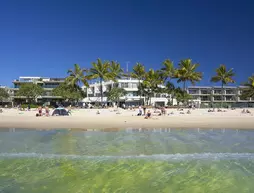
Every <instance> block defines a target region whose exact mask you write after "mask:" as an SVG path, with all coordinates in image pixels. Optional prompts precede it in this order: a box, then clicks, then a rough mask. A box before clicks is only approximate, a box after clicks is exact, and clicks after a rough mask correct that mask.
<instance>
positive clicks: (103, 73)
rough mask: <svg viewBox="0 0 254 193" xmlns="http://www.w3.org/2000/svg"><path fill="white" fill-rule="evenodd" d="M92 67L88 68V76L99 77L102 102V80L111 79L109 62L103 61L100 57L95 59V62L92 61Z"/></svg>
mask: <svg viewBox="0 0 254 193" xmlns="http://www.w3.org/2000/svg"><path fill="white" fill-rule="evenodd" d="M92 66H93V67H92V68H90V75H89V77H90V78H92V79H97V78H98V79H99V81H100V93H101V103H103V87H102V81H105V80H110V79H112V73H110V71H109V67H110V63H109V62H108V61H105V62H104V63H103V62H102V61H101V59H99V58H98V59H97V63H96V62H93V63H92Z"/></svg>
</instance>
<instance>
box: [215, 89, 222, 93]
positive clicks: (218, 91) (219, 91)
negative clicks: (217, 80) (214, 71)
mask: <svg viewBox="0 0 254 193" xmlns="http://www.w3.org/2000/svg"><path fill="white" fill-rule="evenodd" d="M221 93H222V91H221V90H218V89H217V90H214V94H221Z"/></svg>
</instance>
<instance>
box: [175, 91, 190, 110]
mask: <svg viewBox="0 0 254 193" xmlns="http://www.w3.org/2000/svg"><path fill="white" fill-rule="evenodd" d="M174 92H175V97H176V100H177V105H178V107H179V102H181V103H183V104H184V105H186V104H187V102H188V100H190V99H192V96H191V95H189V94H188V93H187V91H186V90H182V89H181V88H179V87H178V88H176V89H175V91H174Z"/></svg>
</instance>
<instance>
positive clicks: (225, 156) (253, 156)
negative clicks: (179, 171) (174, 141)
mask: <svg viewBox="0 0 254 193" xmlns="http://www.w3.org/2000/svg"><path fill="white" fill-rule="evenodd" d="M0 158H1V159H3V158H39V159H81V160H82V159H83V160H87V159H88V160H89V159H92V160H93V159H96V160H118V159H145V160H171V161H174V160H176V161H183V160H230V159H248V160H254V153H193V154H153V155H128V156H108V155H107V156H106V155H105V156H104V155H100V156H91V155H65V154H40V153H0Z"/></svg>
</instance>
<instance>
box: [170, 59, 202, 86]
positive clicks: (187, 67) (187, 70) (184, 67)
mask: <svg viewBox="0 0 254 193" xmlns="http://www.w3.org/2000/svg"><path fill="white" fill-rule="evenodd" d="M178 65H179V68H178V69H177V70H176V73H175V77H176V78H178V80H177V83H179V82H183V89H184V90H186V82H187V81H189V82H191V84H193V85H194V84H195V82H199V81H200V80H201V79H202V73H201V72H196V69H197V67H198V66H199V64H192V61H191V59H185V60H181V61H180V63H179V64H178Z"/></svg>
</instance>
